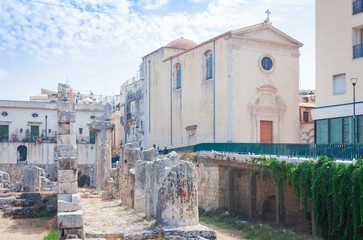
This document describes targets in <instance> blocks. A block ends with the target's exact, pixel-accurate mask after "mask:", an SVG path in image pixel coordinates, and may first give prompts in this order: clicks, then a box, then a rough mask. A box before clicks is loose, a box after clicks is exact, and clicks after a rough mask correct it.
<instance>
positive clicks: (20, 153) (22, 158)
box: [17, 146, 28, 164]
mask: <svg viewBox="0 0 363 240" xmlns="http://www.w3.org/2000/svg"><path fill="white" fill-rule="evenodd" d="M27 151H28V149H27V147H25V146H19V147H18V149H17V162H18V164H21V163H23V164H26V158H27Z"/></svg>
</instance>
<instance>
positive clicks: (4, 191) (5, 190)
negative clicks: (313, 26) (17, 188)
mask: <svg viewBox="0 0 363 240" xmlns="http://www.w3.org/2000/svg"><path fill="white" fill-rule="evenodd" d="M8 192H10V189H8V188H0V193H8Z"/></svg>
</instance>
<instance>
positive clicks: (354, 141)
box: [350, 78, 358, 158]
mask: <svg viewBox="0 0 363 240" xmlns="http://www.w3.org/2000/svg"><path fill="white" fill-rule="evenodd" d="M350 81H351V83H352V85H353V158H355V145H356V133H355V122H356V120H355V85H356V84H357V81H358V78H351V79H350Z"/></svg>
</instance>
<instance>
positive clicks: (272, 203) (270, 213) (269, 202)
mask: <svg viewBox="0 0 363 240" xmlns="http://www.w3.org/2000/svg"><path fill="white" fill-rule="evenodd" d="M262 218H263V220H267V221H273V222H274V221H276V196H275V195H272V196H269V197H267V198H266V199H265V201H263V204H262Z"/></svg>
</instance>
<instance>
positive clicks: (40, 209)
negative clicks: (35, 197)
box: [34, 194, 58, 221]
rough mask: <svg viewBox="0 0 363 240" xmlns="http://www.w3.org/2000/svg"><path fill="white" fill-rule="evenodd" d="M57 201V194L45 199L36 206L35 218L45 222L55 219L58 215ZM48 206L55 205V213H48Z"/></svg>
mask: <svg viewBox="0 0 363 240" xmlns="http://www.w3.org/2000/svg"><path fill="white" fill-rule="evenodd" d="M57 201H58V197H57V194H51V195H47V196H45V197H43V198H42V199H41V202H40V203H38V204H36V205H34V210H35V217H36V218H39V219H40V220H43V221H45V220H50V219H52V218H54V217H55V215H57V209H56V207H57ZM47 205H53V206H55V208H54V209H53V211H48V208H47Z"/></svg>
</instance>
